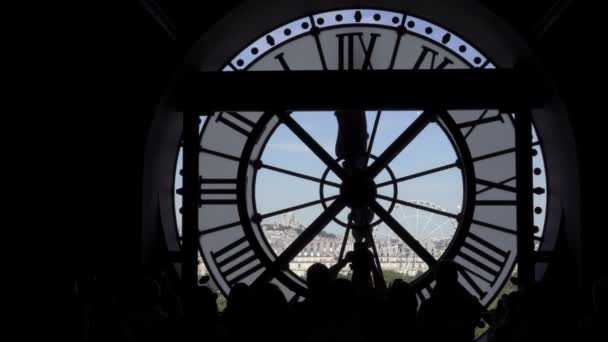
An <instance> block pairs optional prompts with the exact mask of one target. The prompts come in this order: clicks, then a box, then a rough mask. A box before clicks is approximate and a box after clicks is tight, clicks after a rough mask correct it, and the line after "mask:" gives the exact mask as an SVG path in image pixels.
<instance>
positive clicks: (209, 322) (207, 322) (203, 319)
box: [188, 286, 220, 341]
mask: <svg viewBox="0 0 608 342" xmlns="http://www.w3.org/2000/svg"><path fill="white" fill-rule="evenodd" d="M192 300H193V301H194V306H193V308H194V312H193V314H194V317H193V322H192V323H193V324H194V325H193V326H191V327H189V330H188V331H189V336H190V337H195V336H199V335H200V334H202V335H203V336H204V338H205V340H206V341H217V340H219V339H220V338H219V337H220V335H219V329H218V324H219V319H218V312H217V294H216V293H214V292H213V291H211V289H209V288H208V287H206V286H200V287H198V288H196V290H195V292H194V296H193V298H192Z"/></svg>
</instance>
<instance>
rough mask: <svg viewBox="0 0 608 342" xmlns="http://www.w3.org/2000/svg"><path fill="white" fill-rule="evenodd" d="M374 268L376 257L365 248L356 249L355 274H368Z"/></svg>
mask: <svg viewBox="0 0 608 342" xmlns="http://www.w3.org/2000/svg"><path fill="white" fill-rule="evenodd" d="M373 268H374V255H373V254H372V252H371V251H370V250H369V249H368V248H367V247H365V246H361V247H356V248H355V252H354V253H353V260H352V269H353V272H361V273H367V272H371V270H372V269H373Z"/></svg>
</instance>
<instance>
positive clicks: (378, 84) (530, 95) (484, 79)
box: [178, 69, 542, 112]
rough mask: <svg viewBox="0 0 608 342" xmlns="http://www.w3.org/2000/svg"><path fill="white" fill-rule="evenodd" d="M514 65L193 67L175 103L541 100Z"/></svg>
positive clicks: (326, 106)
mask: <svg viewBox="0 0 608 342" xmlns="http://www.w3.org/2000/svg"><path fill="white" fill-rule="evenodd" d="M539 84H540V82H536V81H534V80H533V79H532V77H529V76H526V75H524V74H523V73H522V72H517V71H514V70H505V69H501V70H484V69H472V70H390V71H389V70H383V71H287V72H285V71H256V72H193V73H189V74H187V75H186V77H185V80H184V82H183V83H182V88H181V89H180V93H179V96H178V101H179V102H178V108H179V109H181V110H195V111H200V112H213V111H265V110H353V109H367V110H404V109H421V108H429V107H439V108H447V109H479V108H498V109H503V110H511V109H516V108H522V107H524V108H530V107H539V106H542V87H541V86H539Z"/></svg>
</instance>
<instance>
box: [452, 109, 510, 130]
mask: <svg viewBox="0 0 608 342" xmlns="http://www.w3.org/2000/svg"><path fill="white" fill-rule="evenodd" d="M487 112H488V110H487V109H486V110H484V111H483V113H482V114H481V116H480V117H479V118H478V119H477V120H471V121H466V122H462V123H459V124H458V125H457V126H458V128H468V127H471V129H473V128H475V127H477V126H478V125H484V124H488V123H491V122H496V121H500V122H502V123H504V122H505V120H504V119H503V118H502V114H500V113H499V114H496V115H494V116H490V117H485V114H486V113H487Z"/></svg>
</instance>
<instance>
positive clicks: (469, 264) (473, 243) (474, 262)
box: [454, 233, 511, 299]
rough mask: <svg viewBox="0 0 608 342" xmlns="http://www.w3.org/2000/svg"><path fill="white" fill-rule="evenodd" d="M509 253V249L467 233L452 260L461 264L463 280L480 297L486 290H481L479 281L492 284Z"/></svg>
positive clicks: (502, 268) (483, 295) (490, 285)
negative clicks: (503, 248)
mask: <svg viewBox="0 0 608 342" xmlns="http://www.w3.org/2000/svg"><path fill="white" fill-rule="evenodd" d="M488 251H491V252H493V254H490V253H489V252H488ZM510 254H511V252H510V251H504V250H502V249H500V248H498V247H496V246H495V245H493V244H492V243H490V242H488V241H486V240H484V239H482V238H480V237H479V236H477V235H475V234H472V233H469V235H468V236H467V237H466V239H465V241H464V244H463V245H462V247H461V249H460V251H459V253H458V254H457V257H456V258H455V259H454V261H455V262H456V263H458V264H459V265H460V266H461V269H460V275H462V277H463V279H464V281H465V282H466V283H467V284H468V285H469V286H470V287H471V288H472V289H473V291H474V292H475V294H476V295H477V296H478V297H479V298H480V299H482V298H483V297H485V296H486V294H487V292H486V291H484V290H483V288H482V286H483V284H482V285H480V283H485V284H487V285H488V286H489V287H492V286H494V284H495V283H496V280H497V279H498V277H499V276H500V274H501V272H502V271H503V270H504V268H505V265H506V264H507V260H508V259H509V255H510ZM480 270H481V271H483V272H481V271H480ZM473 276H475V277H476V278H473ZM484 287H485V286H484Z"/></svg>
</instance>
